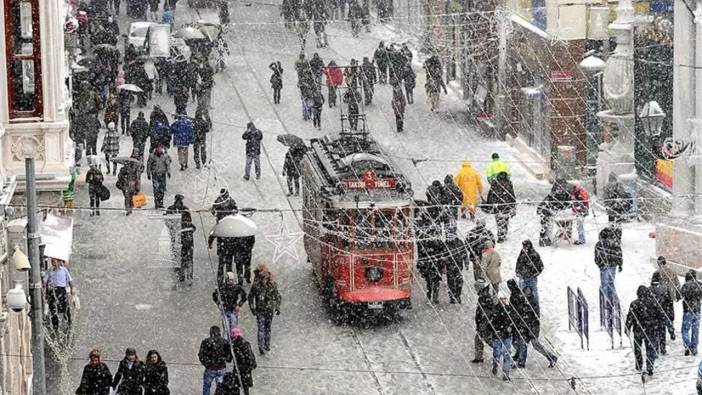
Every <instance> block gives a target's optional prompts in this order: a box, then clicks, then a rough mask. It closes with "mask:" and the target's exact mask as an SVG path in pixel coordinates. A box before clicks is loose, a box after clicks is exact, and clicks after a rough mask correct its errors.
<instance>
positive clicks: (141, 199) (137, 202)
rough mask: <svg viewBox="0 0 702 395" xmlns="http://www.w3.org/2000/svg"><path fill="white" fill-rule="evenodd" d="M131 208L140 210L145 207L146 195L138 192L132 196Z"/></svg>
mask: <svg viewBox="0 0 702 395" xmlns="http://www.w3.org/2000/svg"><path fill="white" fill-rule="evenodd" d="M132 206H133V207H134V208H142V207H144V206H146V195H144V193H142V192H139V193H137V194H135V195H134V196H132Z"/></svg>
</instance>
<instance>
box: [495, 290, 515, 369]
mask: <svg viewBox="0 0 702 395" xmlns="http://www.w3.org/2000/svg"><path fill="white" fill-rule="evenodd" d="M498 299H499V301H500V303H498V304H497V306H496V307H495V310H494V312H493V315H492V316H491V317H490V323H491V326H492V330H493V336H492V374H493V375H497V368H498V366H499V364H500V362H502V380H504V381H509V380H510V378H509V370H510V368H511V367H512V362H511V356H512V355H511V350H512V339H513V336H514V333H515V332H516V328H515V322H516V319H517V314H516V313H515V312H514V308H513V307H512V306H511V305H510V304H509V299H508V298H507V295H504V294H502V293H500V295H498Z"/></svg>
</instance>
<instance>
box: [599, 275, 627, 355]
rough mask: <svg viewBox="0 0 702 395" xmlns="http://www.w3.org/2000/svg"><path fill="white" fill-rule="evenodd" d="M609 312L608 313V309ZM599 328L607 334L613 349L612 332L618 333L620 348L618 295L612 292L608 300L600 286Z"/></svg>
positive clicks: (620, 320)
mask: <svg viewBox="0 0 702 395" xmlns="http://www.w3.org/2000/svg"><path fill="white" fill-rule="evenodd" d="M607 307H610V309H609V311H610V314H609V315H608V314H607V312H608V309H607ZM600 328H604V329H605V330H606V331H607V334H608V335H609V340H610V342H611V345H612V349H614V334H615V333H617V334H618V335H619V348H622V308H621V305H620V304H619V296H618V295H617V294H616V292H615V293H614V297H613V298H612V301H608V300H607V298H606V297H605V295H604V292H603V291H602V287H600Z"/></svg>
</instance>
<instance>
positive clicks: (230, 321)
mask: <svg viewBox="0 0 702 395" xmlns="http://www.w3.org/2000/svg"><path fill="white" fill-rule="evenodd" d="M238 327H239V313H237V312H236V311H226V310H225V311H224V331H225V332H226V334H227V335H226V336H225V337H226V338H227V339H228V340H229V341H231V338H230V336H231V331H232V328H238Z"/></svg>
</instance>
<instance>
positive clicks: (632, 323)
mask: <svg viewBox="0 0 702 395" xmlns="http://www.w3.org/2000/svg"><path fill="white" fill-rule="evenodd" d="M636 296H637V299H636V300H634V301H633V302H631V304H630V305H629V313H628V314H627V315H626V323H625V332H626V333H627V335H628V334H629V333H631V331H632V330H633V332H634V357H635V362H636V370H639V371H640V370H642V369H643V367H644V365H643V361H642V358H641V345H642V343H643V344H644V345H645V346H646V370H647V372H648V375H649V376H650V375H653V364H654V363H655V362H656V357H657V355H656V350H657V349H658V345H657V340H658V338H657V337H656V335H655V329H656V322H657V317H656V312H657V309H656V308H655V307H654V306H655V303H656V301H655V300H654V299H653V295H651V291H650V290H649V289H648V288H646V287H645V286H643V285H641V286H639V289H638V290H637V291H636Z"/></svg>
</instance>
